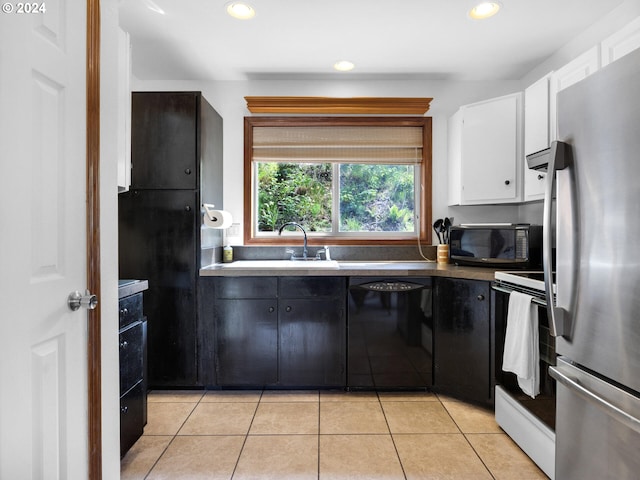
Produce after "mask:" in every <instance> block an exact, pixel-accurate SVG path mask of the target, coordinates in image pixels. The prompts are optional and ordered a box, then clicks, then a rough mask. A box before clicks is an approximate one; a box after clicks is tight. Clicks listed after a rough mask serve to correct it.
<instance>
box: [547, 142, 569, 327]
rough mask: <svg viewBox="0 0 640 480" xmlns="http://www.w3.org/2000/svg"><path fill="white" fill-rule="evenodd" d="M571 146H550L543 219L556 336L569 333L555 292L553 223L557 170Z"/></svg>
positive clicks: (566, 317) (550, 308) (563, 165)
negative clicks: (557, 303)
mask: <svg viewBox="0 0 640 480" xmlns="http://www.w3.org/2000/svg"><path fill="white" fill-rule="evenodd" d="M569 152H570V146H569V145H568V144H566V143H564V142H559V141H554V142H551V146H550V147H549V163H548V167H547V179H546V182H547V183H546V185H545V190H544V212H543V213H544V216H543V221H542V225H543V227H542V234H543V239H542V267H543V270H544V288H545V292H546V297H547V316H548V317H549V330H550V333H551V335H553V336H554V337H559V336H565V335H569V332H570V325H569V323H570V322H569V315H568V312H567V311H566V310H565V309H564V308H562V307H558V306H557V305H556V301H555V298H554V293H553V255H552V241H553V235H552V234H553V228H552V227H553V225H552V224H551V219H552V206H553V197H554V191H555V185H556V181H555V180H556V172H557V171H558V170H564V169H565V168H567V167H568V166H569V163H570V156H569Z"/></svg>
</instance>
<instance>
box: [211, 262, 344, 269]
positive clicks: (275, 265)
mask: <svg viewBox="0 0 640 480" xmlns="http://www.w3.org/2000/svg"><path fill="white" fill-rule="evenodd" d="M220 268H223V269H225V270H226V269H229V270H251V269H265V270H270V269H273V270H289V269H301V270H306V269H313V270H322V269H326V270H337V269H338V268H340V266H339V264H338V262H336V261H335V260H316V261H298V260H236V261H235V262H232V263H223V264H221V265H220Z"/></svg>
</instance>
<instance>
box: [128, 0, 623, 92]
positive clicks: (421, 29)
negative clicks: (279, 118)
mask: <svg viewBox="0 0 640 480" xmlns="http://www.w3.org/2000/svg"><path fill="white" fill-rule="evenodd" d="M227 3H228V0H227V1H225V0H181V1H176V0H120V23H121V26H122V27H123V29H124V30H126V31H128V32H129V33H130V35H131V41H132V48H133V73H134V75H135V76H136V77H137V78H139V79H141V80H204V81H208V80H214V81H215V80H245V79H285V78H286V79H308V78H327V79H333V78H335V79H343V78H355V79H390V78H416V79H417V78H431V79H450V80H517V79H520V78H522V77H523V76H524V75H525V74H526V73H528V72H529V71H531V69H532V68H533V67H535V66H536V65H538V64H539V63H541V62H542V61H543V60H544V59H545V58H547V57H548V56H549V55H551V54H552V53H553V52H555V51H556V50H557V49H558V48H560V47H561V46H563V45H565V44H566V43H567V42H568V41H570V40H571V39H572V38H573V37H575V36H576V35H577V34H579V33H580V32H582V31H583V30H584V29H585V28H587V27H589V26H590V25H592V24H593V23H594V22H596V21H597V20H598V19H600V18H601V17H602V16H604V15H606V14H607V13H608V12H610V11H612V10H613V9H615V8H616V7H617V6H619V5H620V4H621V3H623V1H622V0H597V1H585V0H501V3H502V5H503V7H502V9H501V11H500V12H499V13H498V14H497V15H496V16H494V17H491V18H489V19H486V20H482V21H478V20H472V19H470V18H469V17H468V16H467V12H468V10H469V9H470V8H471V7H472V6H473V5H474V3H475V2H473V1H470V0H440V1H436V0H403V1H400V0H249V3H250V4H251V5H252V6H253V7H254V8H255V10H256V16H255V17H254V18H253V19H250V20H237V19H235V18H232V17H230V16H229V15H227V13H226V5H227ZM339 60H350V61H352V62H353V63H355V65H356V68H355V69H354V70H353V71H351V72H336V71H334V70H333V64H334V63H335V62H337V61H339Z"/></svg>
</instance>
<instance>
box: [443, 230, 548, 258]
mask: <svg viewBox="0 0 640 480" xmlns="http://www.w3.org/2000/svg"><path fill="white" fill-rule="evenodd" d="M449 243H450V245H449V260H450V261H451V263H455V264H456V265H471V266H483V267H509V268H511V267H514V268H536V267H540V266H541V265H542V226H541V225H529V224H467V225H459V226H453V227H451V235H450V241H449Z"/></svg>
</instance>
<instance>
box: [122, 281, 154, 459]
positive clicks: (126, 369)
mask: <svg viewBox="0 0 640 480" xmlns="http://www.w3.org/2000/svg"><path fill="white" fill-rule="evenodd" d="M147 288H148V283H147V282H146V281H139V280H129V281H122V282H121V285H120V287H119V288H118V291H119V292H118V293H119V296H120V300H119V309H120V320H119V325H120V331H119V342H120V351H119V363H120V456H121V457H123V456H124V454H125V453H127V451H128V450H129V449H130V448H131V447H132V446H133V444H134V443H135V442H136V441H137V440H138V438H140V436H141V435H142V432H143V429H144V426H145V424H146V423H147V378H146V361H147V319H146V317H144V315H143V301H142V296H143V293H142V292H143V291H144V290H146V289H147Z"/></svg>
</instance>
